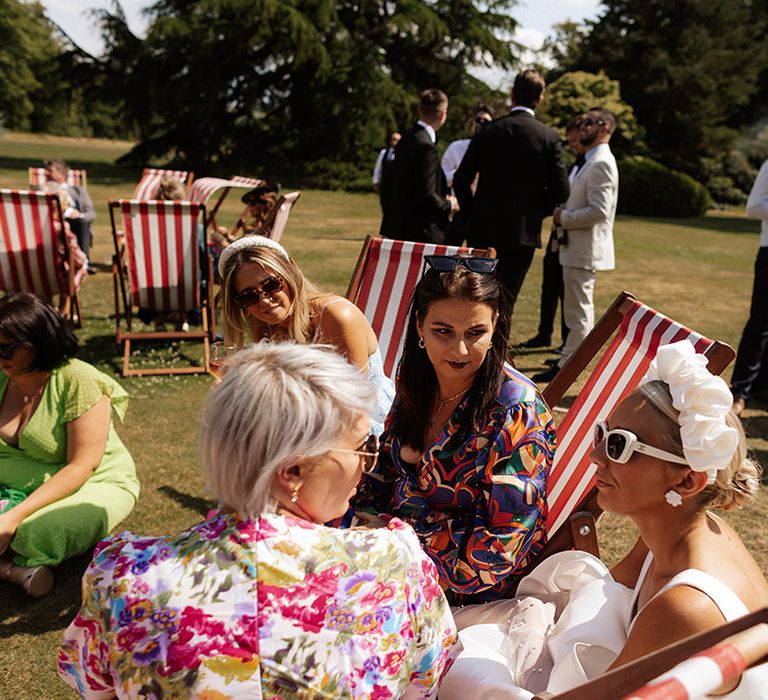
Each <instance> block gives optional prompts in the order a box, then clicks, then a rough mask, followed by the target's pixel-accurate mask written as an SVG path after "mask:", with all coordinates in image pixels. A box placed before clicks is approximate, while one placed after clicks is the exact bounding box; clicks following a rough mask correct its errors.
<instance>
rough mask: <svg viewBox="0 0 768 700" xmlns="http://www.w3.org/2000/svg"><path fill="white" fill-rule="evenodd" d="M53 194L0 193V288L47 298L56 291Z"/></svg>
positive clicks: (55, 203) (57, 262)
mask: <svg viewBox="0 0 768 700" xmlns="http://www.w3.org/2000/svg"><path fill="white" fill-rule="evenodd" d="M57 207H58V199H57V198H56V196H55V195H53V194H44V193H42V192H27V191H25V190H0V289H2V290H4V291H6V292H31V293H32V294H36V295H38V296H41V297H43V298H46V299H49V298H50V297H51V296H52V295H53V294H56V293H58V292H60V291H65V290H60V289H59V283H58V278H57V275H56V269H57V266H58V265H60V264H61V260H60V259H59V256H58V254H57V252H56V248H57V238H58V234H57V232H56V228H55V226H54V214H55V212H56V208H57Z"/></svg>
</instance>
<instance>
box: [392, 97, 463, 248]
mask: <svg viewBox="0 0 768 700" xmlns="http://www.w3.org/2000/svg"><path fill="white" fill-rule="evenodd" d="M447 115H448V98H447V97H446V95H445V93H444V92H442V91H441V90H434V89H432V90H425V91H424V92H423V93H422V95H421V101H420V103H419V121H418V122H416V125H415V126H414V127H413V128H412V129H410V130H409V131H407V132H406V133H405V135H404V136H403V138H402V139H400V143H398V144H397V148H396V149H395V163H394V169H393V178H392V192H391V195H392V198H391V201H390V204H389V211H385V212H384V220H385V221H386V230H382V235H385V236H388V237H389V238H399V239H402V240H406V241H417V242H420V243H443V242H444V241H445V231H446V228H447V226H448V217H449V215H450V214H451V212H452V211H456V210H457V209H458V205H457V203H456V199H455V198H454V197H452V196H448V187H447V185H446V182H445V174H444V173H443V169H442V168H441V167H440V158H439V156H438V154H437V149H436V148H435V139H436V132H437V130H438V129H439V128H440V127H441V126H442V125H443V124H444V123H445V118H446V116H447ZM385 206H386V205H385Z"/></svg>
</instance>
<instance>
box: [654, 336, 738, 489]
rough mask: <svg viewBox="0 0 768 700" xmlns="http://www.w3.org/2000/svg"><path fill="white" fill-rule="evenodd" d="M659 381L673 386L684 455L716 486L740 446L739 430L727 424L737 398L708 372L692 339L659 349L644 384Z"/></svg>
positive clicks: (690, 464) (703, 357)
mask: <svg viewBox="0 0 768 700" xmlns="http://www.w3.org/2000/svg"><path fill="white" fill-rule="evenodd" d="M654 379H659V380H661V381H662V382H664V383H665V384H666V385H667V386H668V387H669V392H670V393H671V394H672V405H673V406H674V407H675V408H676V409H677V410H678V411H679V413H680V415H679V417H678V423H679V424H680V437H681V439H682V442H683V453H684V454H685V459H686V460H687V461H688V465H689V466H690V467H691V469H693V470H694V471H698V472H706V473H707V477H708V482H707V483H710V484H712V483H714V481H715V478H716V477H717V472H718V471H719V470H720V469H724V468H725V467H727V466H728V464H729V463H730V461H731V459H732V458H733V455H734V453H735V452H736V448H737V447H738V443H739V435H738V432H737V431H736V429H735V428H732V427H730V426H729V425H728V424H727V423H726V422H725V419H726V416H727V415H728V412H729V411H730V409H731V405H732V404H733V396H732V395H731V392H730V391H729V389H728V385H727V384H726V383H725V382H724V381H723V379H722V378H721V377H716V376H714V375H713V374H711V373H710V371H709V370H708V369H707V358H706V357H705V356H704V355H700V354H698V353H697V352H696V350H695V349H694V347H693V344H692V343H691V341H690V340H681V341H679V342H677V343H671V344H670V345H662V346H661V347H659V349H658V351H657V353H656V357H655V359H654V360H653V361H652V362H651V366H650V367H649V368H648V373H647V374H646V375H645V377H644V378H643V382H642V383H645V382H649V381H652V380H654Z"/></svg>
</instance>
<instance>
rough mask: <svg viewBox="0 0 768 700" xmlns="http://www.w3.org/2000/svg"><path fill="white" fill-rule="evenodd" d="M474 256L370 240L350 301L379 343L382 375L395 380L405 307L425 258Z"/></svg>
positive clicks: (470, 251) (430, 245)
mask: <svg viewBox="0 0 768 700" xmlns="http://www.w3.org/2000/svg"><path fill="white" fill-rule="evenodd" d="M459 252H460V253H463V254H468V255H474V254H475V253H474V250H473V249H472V248H457V247H456V246H446V245H435V244H433V243H413V242H411V241H395V240H392V239H390V238H371V239H370V247H369V249H368V255H367V257H366V259H365V263H364V266H363V276H362V279H361V280H360V287H359V290H358V292H357V297H356V298H355V299H352V301H354V302H355V304H357V306H358V308H360V309H361V310H362V312H363V313H364V314H365V317H366V318H367V319H368V321H369V323H370V324H371V326H372V327H373V330H374V332H375V333H376V336H377V337H378V339H379V349H380V350H381V357H382V360H383V361H384V372H385V373H386V374H387V375H388V376H389V377H392V379H394V378H395V373H396V371H397V364H398V362H399V361H400V355H401V354H402V351H403V342H404V341H405V330H406V325H407V323H408V306H409V305H410V303H411V295H412V294H413V290H414V288H415V287H416V283H417V282H418V281H419V279H420V278H421V273H422V270H423V267H424V256H425V255H455V254H456V253H459Z"/></svg>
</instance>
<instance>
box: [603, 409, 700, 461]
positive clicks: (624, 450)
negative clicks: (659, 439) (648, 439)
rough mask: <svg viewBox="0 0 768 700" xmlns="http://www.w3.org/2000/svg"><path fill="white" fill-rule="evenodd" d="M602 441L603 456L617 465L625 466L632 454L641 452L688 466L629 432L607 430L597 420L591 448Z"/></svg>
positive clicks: (619, 429)
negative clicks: (606, 456)
mask: <svg viewBox="0 0 768 700" xmlns="http://www.w3.org/2000/svg"><path fill="white" fill-rule="evenodd" d="M603 440H605V454H607V455H608V457H609V458H610V459H611V461H613V462H618V463H619V464H626V463H627V462H628V461H629V458H630V457H631V456H632V453H633V452H642V453H643V454H646V455H649V456H650V457H656V459H663V460H666V461H667V462H674V463H675V464H688V462H686V461H685V459H684V458H683V457H680V456H679V455H674V454H672V453H671V452H667V451H666V450H660V449H659V448H658V447H651V446H650V445H646V444H645V443H644V442H640V440H638V439H637V435H635V434H634V433H632V432H630V431H629V430H622V429H621V428H614V429H613V430H608V426H607V425H606V424H605V422H604V421H601V420H599V421H597V423H595V432H594V433H593V434H592V445H593V447H597V446H598V445H599V444H600V443H601V442H602V441H603Z"/></svg>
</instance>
